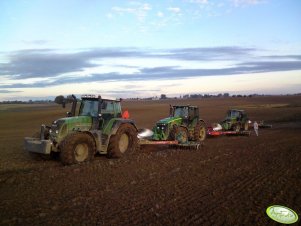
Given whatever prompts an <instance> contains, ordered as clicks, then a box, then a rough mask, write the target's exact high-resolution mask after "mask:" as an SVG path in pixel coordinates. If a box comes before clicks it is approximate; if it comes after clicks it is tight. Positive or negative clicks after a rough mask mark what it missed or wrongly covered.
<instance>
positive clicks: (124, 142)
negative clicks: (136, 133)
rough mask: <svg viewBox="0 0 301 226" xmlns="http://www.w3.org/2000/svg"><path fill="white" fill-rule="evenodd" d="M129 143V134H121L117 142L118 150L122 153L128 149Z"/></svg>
mask: <svg viewBox="0 0 301 226" xmlns="http://www.w3.org/2000/svg"><path fill="white" fill-rule="evenodd" d="M129 143H130V140H129V136H128V135H127V134H126V133H124V134H122V135H121V136H120V139H119V142H118V145H119V150H120V152H121V153H124V152H125V151H126V150H127V149H128V147H129Z"/></svg>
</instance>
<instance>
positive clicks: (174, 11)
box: [167, 7, 181, 14]
mask: <svg viewBox="0 0 301 226" xmlns="http://www.w3.org/2000/svg"><path fill="white" fill-rule="evenodd" d="M167 10H168V11H170V12H173V13H176V14H179V13H180V12H181V9H180V8H178V7H169V8H167Z"/></svg>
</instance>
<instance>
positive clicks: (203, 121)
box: [199, 119, 207, 127]
mask: <svg viewBox="0 0 301 226" xmlns="http://www.w3.org/2000/svg"><path fill="white" fill-rule="evenodd" d="M199 122H202V123H204V124H205V126H206V127H207V123H206V122H205V120H203V119H199Z"/></svg>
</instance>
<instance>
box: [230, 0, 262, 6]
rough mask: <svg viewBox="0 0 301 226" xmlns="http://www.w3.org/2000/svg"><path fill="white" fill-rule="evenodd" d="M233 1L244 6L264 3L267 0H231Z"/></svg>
mask: <svg viewBox="0 0 301 226" xmlns="http://www.w3.org/2000/svg"><path fill="white" fill-rule="evenodd" d="M231 2H232V4H233V5H234V6H235V7H243V6H247V5H257V4H260V3H264V2H265V0H231Z"/></svg>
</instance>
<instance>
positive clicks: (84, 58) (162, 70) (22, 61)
mask: <svg viewBox="0 0 301 226" xmlns="http://www.w3.org/2000/svg"><path fill="white" fill-rule="evenodd" d="M259 51H260V50H259V49H256V48H246V47H238V46H224V47H212V48H179V49H148V50H142V49H137V48H95V49H86V50H79V51H78V52H74V53H61V52H58V51H56V50H51V49H44V50H41V49H38V50H23V51H16V52H13V53H10V54H8V62H6V63H1V64H0V77H2V82H1V81H0V89H3V90H7V89H9V88H38V87H40V88H41V87H50V86H58V85H63V84H77V83H90V82H108V81H133V82H134V81H152V80H175V79H185V78H190V77H201V76H220V75H236V74H250V73H259V72H276V71H292V70H301V55H283V56H280V55H275V56H273V55H271V56H259V55H256V53H257V52H259ZM108 59H110V62H111V65H110V66H111V67H112V71H110V72H104V71H101V70H100V69H98V67H99V66H106V62H108V61H106V60H108ZM122 59H124V61H122ZM138 59H139V60H142V61H139V62H138ZM154 60H156V61H158V62H161V64H160V65H163V66H157V65H159V64H156V63H151V62H154ZM164 60H165V61H166V62H174V63H173V64H172V65H168V63H166V65H164V62H165V61H164ZM114 61H116V63H114ZM220 61H226V62H228V65H221V66H219V67H217V66H212V65H214V62H216V63H218V62H220ZM112 62H113V63H112ZM127 62H130V63H131V64H130V65H127ZM162 62H163V63H162ZM181 62H186V64H183V65H184V66H183V65H181ZM189 62H197V64H196V65H198V64H199V67H195V66H194V67H189V65H190V64H189ZM208 62H209V63H210V65H211V66H210V67H206V68H204V67H203V65H204V64H206V63H208ZM176 65H178V66H176ZM185 65H186V66H185ZM194 65H195V64H194ZM127 67H128V68H130V69H133V70H130V72H131V73H129V71H128V70H124V68H127ZM114 68H115V69H116V70H115V71H114ZM118 68H119V69H118ZM120 68H123V69H122V70H121V69H120ZM92 69H93V70H92ZM117 69H118V70H117ZM89 70H90V73H89V74H87V73H88V72H89ZM83 72H84V73H83ZM67 73H68V77H67V76H64V75H65V74H67ZM24 79H25V80H26V79H27V81H26V82H25V81H24ZM4 80H5V82H3V81H4ZM22 81H23V82H22ZM3 90H2V93H4V92H5V91H3Z"/></svg>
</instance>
